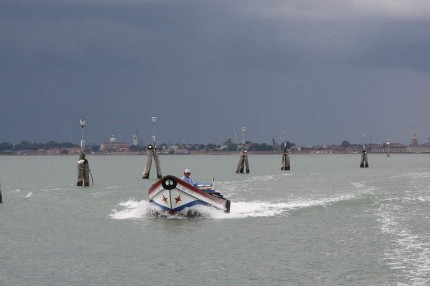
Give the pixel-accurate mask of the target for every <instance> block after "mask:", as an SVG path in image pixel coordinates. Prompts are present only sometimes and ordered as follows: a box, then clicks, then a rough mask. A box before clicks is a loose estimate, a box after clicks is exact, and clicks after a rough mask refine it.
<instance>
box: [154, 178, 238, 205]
mask: <svg viewBox="0 0 430 286" xmlns="http://www.w3.org/2000/svg"><path fill="white" fill-rule="evenodd" d="M148 196H149V202H151V203H153V204H155V205H157V206H159V207H160V208H161V209H162V210H164V211H167V212H169V213H175V212H180V211H182V210H184V209H185V208H192V207H193V206H196V205H207V206H212V207H214V208H216V209H220V210H223V211H224V212H227V213H228V212H230V201H229V200H227V199H225V198H223V197H218V196H215V195H212V194H208V193H207V192H205V191H204V190H200V189H198V188H196V187H194V186H192V185H189V184H188V183H186V182H184V181H182V180H181V179H179V178H177V177H175V176H171V175H168V176H165V177H163V178H161V179H160V180H158V181H157V182H156V183H155V184H154V185H152V187H151V188H150V189H149V190H148Z"/></svg>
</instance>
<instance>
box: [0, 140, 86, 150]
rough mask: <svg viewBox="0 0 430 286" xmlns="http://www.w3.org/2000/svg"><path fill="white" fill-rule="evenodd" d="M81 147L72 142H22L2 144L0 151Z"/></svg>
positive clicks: (0, 144)
mask: <svg viewBox="0 0 430 286" xmlns="http://www.w3.org/2000/svg"><path fill="white" fill-rule="evenodd" d="M72 147H79V145H77V144H73V143H70V142H63V143H57V142H54V141H49V142H48V143H30V142H28V141H21V142H20V143H18V144H11V143H7V142H3V143H0V151H19V150H34V151H37V150H48V149H51V148H72Z"/></svg>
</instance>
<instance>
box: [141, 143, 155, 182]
mask: <svg viewBox="0 0 430 286" xmlns="http://www.w3.org/2000/svg"><path fill="white" fill-rule="evenodd" d="M152 149H153V146H152V145H151V144H149V145H148V147H147V149H146V164H145V168H144V169H143V176H142V179H149V172H151V165H152V155H153V152H152Z"/></svg>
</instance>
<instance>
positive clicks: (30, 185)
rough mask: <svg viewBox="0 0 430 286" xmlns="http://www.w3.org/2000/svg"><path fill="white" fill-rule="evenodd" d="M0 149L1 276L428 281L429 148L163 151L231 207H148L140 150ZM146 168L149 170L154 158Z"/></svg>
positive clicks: (175, 171) (138, 281)
mask: <svg viewBox="0 0 430 286" xmlns="http://www.w3.org/2000/svg"><path fill="white" fill-rule="evenodd" d="M87 158H88V160H89V164H90V168H91V170H92V174H93V176H94V183H95V185H94V186H92V187H90V188H81V187H76V186H75V184H76V179H77V166H76V161H77V160H78V156H76V157H75V156H29V157H26V156H11V157H8V156H2V157H0V181H1V190H2V194H3V204H0V285H12V286H15V285H429V284H430V223H429V219H430V163H429V162H430V157H429V156H428V155H411V154H402V155H396V154H392V155H391V157H390V158H387V157H386V156H385V155H374V154H369V165H370V167H369V168H368V169H360V168H359V163H360V155H359V154H356V155H292V156H291V171H288V172H286V171H281V170H280V169H281V155H249V163H250V170H251V172H250V174H236V173H235V169H236V165H237V162H238V160H239V155H238V156H234V155H230V156H213V155H212V156H210V155H208V156H203V155H202V156H187V155H183V156H179V155H178V156H161V157H160V161H161V167H162V171H163V174H164V175H167V174H172V175H176V176H180V175H181V173H182V170H183V169H184V168H190V169H191V171H192V177H193V178H194V179H195V180H197V181H198V182H209V181H210V180H211V178H212V177H214V178H215V187H216V189H217V190H219V191H220V192H221V193H223V194H224V195H225V196H226V197H228V199H230V200H231V202H232V204H231V213H229V214H225V213H223V212H222V211H217V210H213V209H211V208H202V210H201V211H202V212H203V213H204V214H205V216H204V217H200V218H183V217H177V216H172V217H167V218H157V217H152V216H151V215H150V214H149V210H150V205H149V204H148V199H147V190H148V188H149V187H150V186H151V185H152V184H153V183H154V182H155V181H156V179H155V173H154V172H155V170H154V169H153V170H151V178H152V179H149V180H143V179H141V177H142V171H143V168H144V164H145V161H146V157H145V156H87ZM153 168H154V166H153Z"/></svg>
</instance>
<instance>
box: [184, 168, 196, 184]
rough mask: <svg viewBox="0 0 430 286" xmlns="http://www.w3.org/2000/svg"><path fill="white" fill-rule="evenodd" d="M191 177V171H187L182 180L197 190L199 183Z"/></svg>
mask: <svg viewBox="0 0 430 286" xmlns="http://www.w3.org/2000/svg"><path fill="white" fill-rule="evenodd" d="M190 176H191V171H190V169H185V170H184V175H183V176H182V178H181V180H182V181H184V182H186V183H188V184H190V185H192V186H194V187H196V188H197V182H195V181H194V180H193V179H191V177H190Z"/></svg>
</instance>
